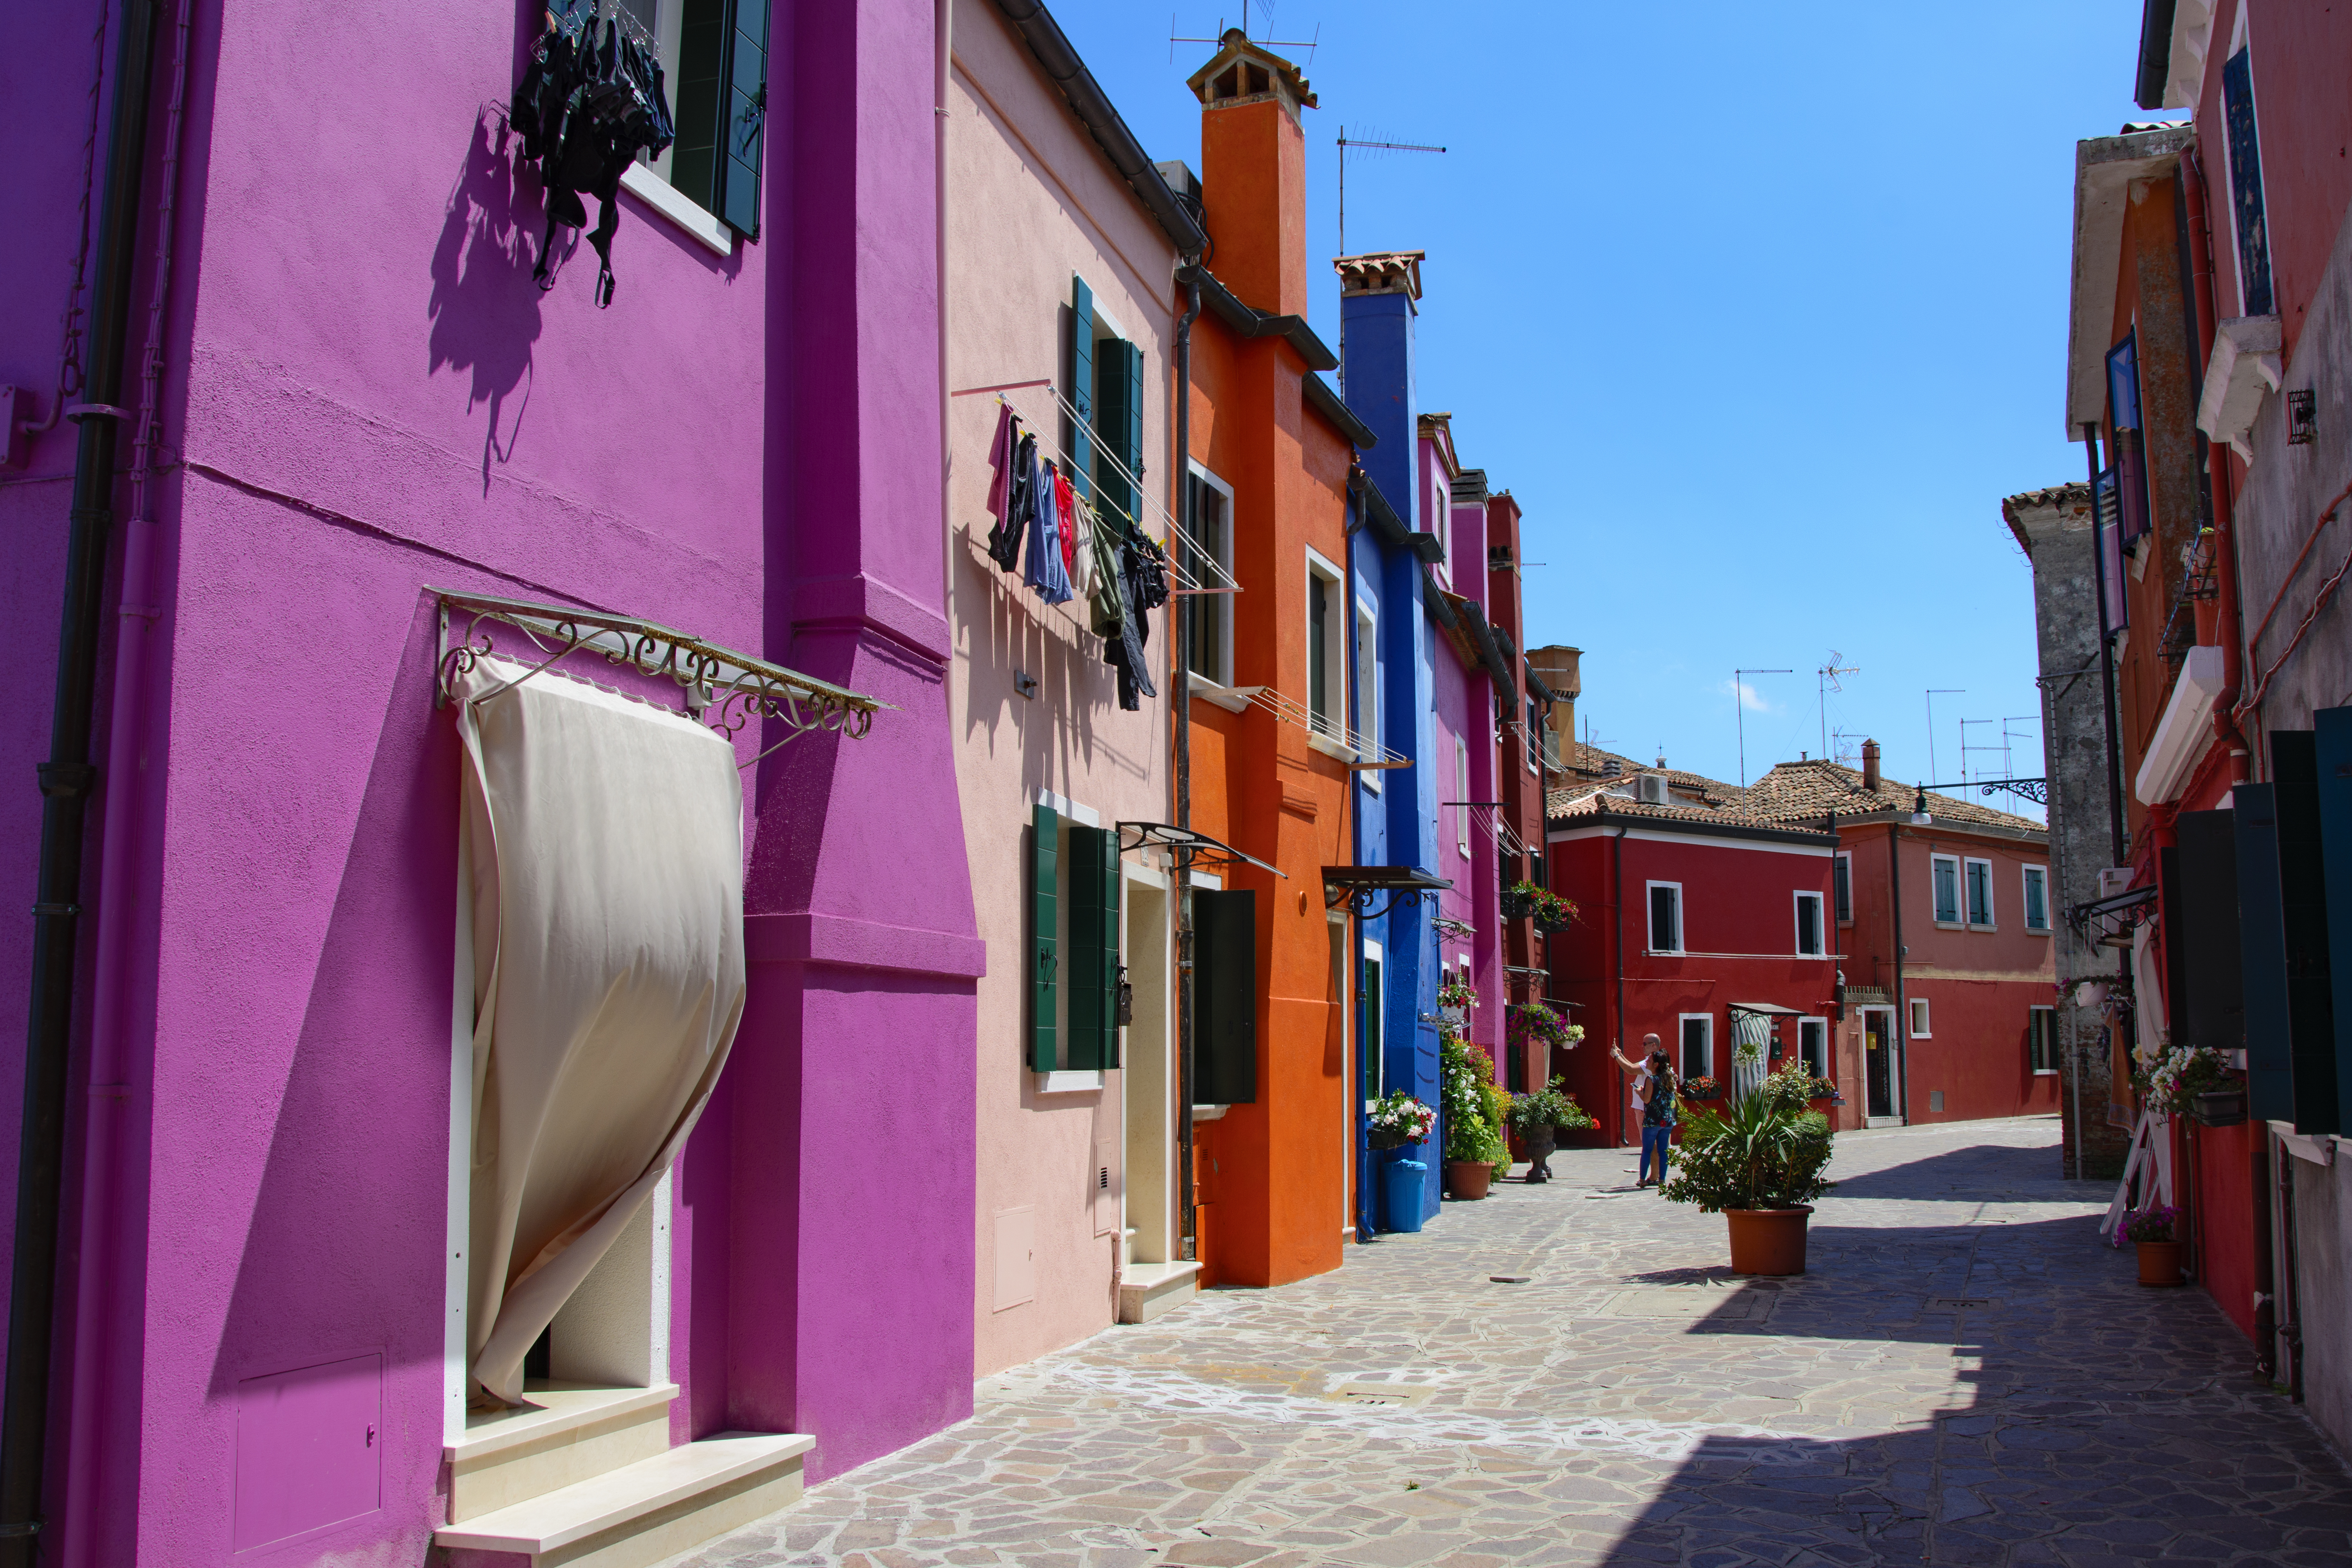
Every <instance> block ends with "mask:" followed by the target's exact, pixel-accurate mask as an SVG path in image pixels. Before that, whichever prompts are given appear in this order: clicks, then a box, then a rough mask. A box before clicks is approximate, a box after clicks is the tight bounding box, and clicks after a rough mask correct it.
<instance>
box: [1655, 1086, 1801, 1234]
mask: <svg viewBox="0 0 2352 1568" xmlns="http://www.w3.org/2000/svg"><path fill="white" fill-rule="evenodd" d="M1797 1076H1799V1077H1801V1076H1802V1073H1801V1069H1800V1070H1799V1073H1798V1075H1797ZM1774 1079H1782V1080H1783V1081H1782V1082H1780V1084H1779V1085H1778V1087H1777V1088H1776V1087H1774V1085H1773V1080H1774ZM1789 1079H1790V1075H1789V1074H1787V1073H1785V1072H1782V1073H1775V1074H1773V1075H1772V1077H1771V1078H1770V1079H1766V1080H1765V1084H1766V1087H1765V1088H1763V1089H1759V1090H1758V1091H1757V1092H1756V1093H1754V1094H1751V1095H1749V1096H1748V1098H1747V1099H1745V1100H1741V1101H1740V1102H1739V1103H1738V1105H1736V1106H1734V1107H1732V1108H1731V1110H1728V1111H1726V1112H1723V1113H1720V1114H1718V1113H1717V1112H1716V1111H1713V1110H1697V1111H1695V1112H1694V1113H1693V1114H1692V1116H1691V1118H1690V1120H1689V1121H1685V1123H1684V1124H1683V1142H1682V1146H1681V1147H1680V1148H1679V1149H1677V1150H1676V1151H1675V1161H1674V1173H1673V1175H1672V1176H1671V1177H1669V1178H1668V1180H1667V1182H1666V1185H1665V1189H1664V1191H1665V1195H1666V1196H1667V1197H1669V1198H1672V1199H1673V1200H1674V1201H1675V1202H1676V1203H1682V1204H1696V1205H1698V1207H1699V1209H1700V1210H1701V1212H1703V1213H1706V1214H1720V1213H1722V1212H1723V1211H1724V1210H1725V1209H1791V1208H1798V1207H1801V1205H1806V1204H1809V1203H1811V1202H1812V1201H1813V1200H1814V1199H1815V1198H1817V1197H1820V1196H1821V1195H1822V1194H1823V1193H1826V1192H1828V1191H1829V1190H1830V1188H1831V1187H1832V1185H1834V1184H1833V1183H1832V1182H1830V1181H1829V1180H1828V1179H1827V1178H1826V1177H1825V1176H1824V1174H1823V1173H1824V1172H1826V1171H1827V1170H1828V1169H1829V1163H1830V1152H1831V1144H1832V1142H1833V1141H1834V1137H1835V1135H1834V1134H1833V1133H1832V1131H1830V1124H1829V1119H1828V1118H1827V1117H1825V1116H1823V1115H1822V1113H1821V1112H1820V1111H1818V1110H1803V1109H1801V1107H1802V1105H1803V1104H1804V1101H1803V1100H1795V1102H1794V1104H1793V1105H1792V1104H1791V1103H1790V1100H1791V1097H1792V1096H1793V1095H1794V1094H1795V1093H1796V1092H1797V1091H1798V1090H1800V1089H1802V1088H1803V1085H1802V1084H1800V1083H1792V1082H1790V1081H1788V1080H1789Z"/></svg>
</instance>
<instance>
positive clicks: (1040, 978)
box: [1029, 805, 1062, 1072]
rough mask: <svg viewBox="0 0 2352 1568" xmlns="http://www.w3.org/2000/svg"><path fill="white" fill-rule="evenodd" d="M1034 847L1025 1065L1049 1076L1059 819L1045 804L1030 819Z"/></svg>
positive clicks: (1055, 1061) (1055, 1056)
mask: <svg viewBox="0 0 2352 1568" xmlns="http://www.w3.org/2000/svg"><path fill="white" fill-rule="evenodd" d="M1031 820H1032V822H1033V825H1034V826H1033V832H1034V837H1035V843H1034V847H1033V848H1032V852H1031V854H1030V858H1029V863H1030V868H1031V869H1030V886H1029V919H1030V922H1031V931H1030V935H1029V990H1030V1004H1029V1066H1030V1067H1031V1068H1033V1069H1034V1070H1035V1071H1037V1072H1052V1071H1053V1070H1054V1069H1055V1068H1058V1067H1059V1066H1061V1056H1060V1053H1059V1052H1058V1051H1057V1050H1056V1049H1055V1039H1054V1010H1055V981H1056V980H1057V978H1058V975H1057V973H1056V971H1057V970H1059V969H1060V967H1061V940H1060V938H1059V936H1058V935H1057V934H1056V933H1055V926H1056V925H1057V924H1058V923H1059V914H1060V901H1059V899H1058V898H1057V896H1056V888H1057V885H1058V884H1059V882H1060V880H1061V870H1060V866H1059V860H1060V853H1059V852H1060V839H1061V837H1062V816H1061V814H1060V813H1059V812H1057V811H1055V809H1054V808H1053V807H1052V806H1050V805H1040V806H1038V807H1037V808H1036V810H1035V812H1034V815H1033V816H1032V819H1031Z"/></svg>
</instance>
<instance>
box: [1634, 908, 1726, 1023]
mask: <svg viewBox="0 0 2352 1568" xmlns="http://www.w3.org/2000/svg"><path fill="white" fill-rule="evenodd" d="M1660 888H1672V889H1674V890H1675V945H1674V946H1672V947H1660V946H1659V945H1658V900H1657V890H1658V889H1660ZM1642 918H1643V920H1644V921H1648V922H1649V923H1648V925H1647V926H1646V927H1645V928H1644V930H1645V931H1646V934H1647V936H1648V939H1649V951H1650V952H1654V953H1664V954H1669V955H1672V956H1674V957H1677V958H1678V957H1680V956H1681V955H1682V954H1684V953H1685V952H1689V951H1690V910H1689V909H1688V908H1687V907H1686V906H1685V904H1684V903H1683V885H1682V884H1681V883H1680V882H1644V883H1643V884H1642ZM1708 1016H1710V1017H1712V1016H1713V1015H1712V1014H1710V1015H1708Z"/></svg>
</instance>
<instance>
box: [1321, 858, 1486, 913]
mask: <svg viewBox="0 0 2352 1568" xmlns="http://www.w3.org/2000/svg"><path fill="white" fill-rule="evenodd" d="M1452 886H1454V884H1453V883H1452V882H1451V881H1449V880H1448V879H1445V878H1443V877H1433V876H1431V875H1430V874H1429V873H1428V872H1426V871H1423V870H1422V869H1420V868H1417V867H1412V866H1326V867H1324V868H1323V907H1324V908H1325V909H1327V910H1341V909H1345V910H1354V911H1355V912H1356V913H1357V914H1358V915H1360V916H1361V917H1362V918H1363V919H1365V920H1378V919H1380V918H1381V916H1382V915H1385V914H1387V913H1389V912H1390V911H1391V910H1395V909H1397V908H1399V907H1403V908H1408V909H1410V908H1412V907H1414V906H1416V905H1418V904H1420V903H1421V901H1422V900H1424V899H1429V898H1433V897H1434V896H1435V895H1436V894H1438V893H1439V892H1441V891H1443V890H1444V889H1447V888H1451V887H1452ZM1383 893H1386V894H1387V895H1388V901H1387V902H1386V903H1381V902H1380V897H1381V894H1383ZM1375 905H1377V906H1378V907H1377V908H1376V907H1375Z"/></svg>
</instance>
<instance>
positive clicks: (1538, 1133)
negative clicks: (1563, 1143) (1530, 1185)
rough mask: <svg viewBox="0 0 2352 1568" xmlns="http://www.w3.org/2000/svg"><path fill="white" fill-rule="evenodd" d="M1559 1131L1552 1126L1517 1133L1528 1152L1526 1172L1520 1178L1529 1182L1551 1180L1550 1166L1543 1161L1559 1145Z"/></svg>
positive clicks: (1547, 1158) (1548, 1157)
mask: <svg viewBox="0 0 2352 1568" xmlns="http://www.w3.org/2000/svg"><path fill="white" fill-rule="evenodd" d="M1519 1142H1520V1143H1521V1144H1523V1145H1525V1147H1526V1149H1527V1152H1528V1173H1527V1175H1526V1176H1525V1177H1523V1178H1521V1179H1522V1180H1525V1181H1529V1182H1549V1181H1550V1180H1551V1168H1550V1167H1549V1165H1547V1164H1545V1163H1544V1162H1545V1161H1547V1160H1549V1159H1550V1158H1551V1152H1552V1151H1553V1150H1554V1149H1555V1148H1557V1147H1559V1129H1557V1128H1553V1127H1536V1128H1531V1129H1528V1131H1523V1132H1521V1133H1520V1134H1519Z"/></svg>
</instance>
